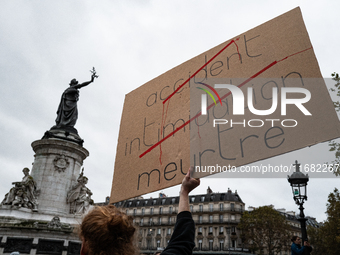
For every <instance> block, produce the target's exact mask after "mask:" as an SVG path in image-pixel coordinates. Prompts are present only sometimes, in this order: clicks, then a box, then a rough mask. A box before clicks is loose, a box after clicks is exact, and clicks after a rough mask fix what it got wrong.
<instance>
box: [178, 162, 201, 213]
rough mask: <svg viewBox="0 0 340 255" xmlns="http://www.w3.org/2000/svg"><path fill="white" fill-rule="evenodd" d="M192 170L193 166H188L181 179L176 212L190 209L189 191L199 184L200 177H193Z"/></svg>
mask: <svg viewBox="0 0 340 255" xmlns="http://www.w3.org/2000/svg"><path fill="white" fill-rule="evenodd" d="M193 171H194V168H193V167H190V169H189V171H188V172H187V174H186V176H185V177H184V179H183V181H182V186H181V191H180V195H179V205H178V213H180V212H183V211H190V207H189V193H190V192H191V191H192V190H193V189H194V188H196V187H197V186H198V185H200V179H198V178H197V179H195V178H192V177H191V175H192V173H193Z"/></svg>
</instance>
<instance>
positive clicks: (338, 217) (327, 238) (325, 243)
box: [308, 188, 340, 255]
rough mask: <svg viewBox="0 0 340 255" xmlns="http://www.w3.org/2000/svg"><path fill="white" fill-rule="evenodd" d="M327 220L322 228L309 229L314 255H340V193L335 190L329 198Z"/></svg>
mask: <svg viewBox="0 0 340 255" xmlns="http://www.w3.org/2000/svg"><path fill="white" fill-rule="evenodd" d="M326 213H327V220H326V221H325V222H324V223H323V225H322V226H321V227H320V228H309V229H308V233H309V237H310V238H309V239H310V242H311V244H312V246H313V247H314V250H313V255H323V254H327V255H339V254H340V193H339V190H338V189H336V188H335V189H334V192H333V193H330V194H329V196H328V203H327V212H326Z"/></svg>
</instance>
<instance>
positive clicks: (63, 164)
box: [0, 68, 98, 255]
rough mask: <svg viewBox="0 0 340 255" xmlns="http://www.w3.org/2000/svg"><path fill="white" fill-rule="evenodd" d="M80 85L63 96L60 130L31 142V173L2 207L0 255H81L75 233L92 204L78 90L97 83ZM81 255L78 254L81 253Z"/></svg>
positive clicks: (75, 83) (56, 127) (72, 86)
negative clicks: (16, 254) (14, 254)
mask: <svg viewBox="0 0 340 255" xmlns="http://www.w3.org/2000/svg"><path fill="white" fill-rule="evenodd" d="M91 73H92V75H91V80H90V81H87V82H84V83H81V84H79V83H78V81H77V80H76V79H72V80H71V82H70V84H69V85H70V86H69V87H68V88H67V89H66V90H65V91H64V93H63V94H62V96H61V100H60V104H59V107H58V110H57V118H56V120H55V122H56V125H54V126H52V128H51V129H50V130H49V131H46V132H45V134H44V136H43V137H42V139H40V140H37V141H34V142H33V143H32V148H33V151H34V152H35V155H34V163H33V166H32V171H31V174H29V169H28V168H24V169H23V173H24V177H23V179H22V181H18V182H13V183H12V184H13V185H14V186H13V187H12V188H11V189H10V190H9V192H8V193H7V194H5V195H4V199H3V200H2V202H1V204H0V254H6V253H11V252H14V251H19V252H20V253H21V254H35V253H39V254H61V255H66V254H76V253H78V252H79V248H80V240H79V238H78V234H77V231H76V228H77V226H78V225H79V223H80V222H81V217H82V215H83V214H84V213H85V212H86V211H87V210H88V208H89V207H90V205H91V204H93V200H92V199H91V195H92V192H91V190H90V189H89V188H87V187H86V185H87V182H88V178H87V177H85V176H84V168H83V169H82V171H81V172H80V169H81V167H82V165H83V161H84V160H85V159H86V157H88V156H89V152H88V151H87V150H86V149H85V148H84V147H83V143H84V141H83V139H82V138H81V137H80V136H79V134H78V131H77V129H76V128H75V127H74V126H75V124H76V122H77V119H78V109H77V102H78V100H79V89H80V88H82V87H85V86H87V85H89V84H90V83H92V82H94V79H95V78H98V75H97V74H96V71H95V69H94V68H93V69H92V70H91ZM78 254H79V253H78Z"/></svg>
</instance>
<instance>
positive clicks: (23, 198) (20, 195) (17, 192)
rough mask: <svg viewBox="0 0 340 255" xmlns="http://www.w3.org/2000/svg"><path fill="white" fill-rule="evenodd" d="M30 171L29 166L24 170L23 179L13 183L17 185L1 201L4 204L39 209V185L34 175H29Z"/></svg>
mask: <svg viewBox="0 0 340 255" xmlns="http://www.w3.org/2000/svg"><path fill="white" fill-rule="evenodd" d="M29 171H30V170H29V169H28V168H24V169H23V170H22V172H23V173H24V177H23V178H22V181H21V182H13V183H12V184H13V185H15V186H14V187H13V188H11V190H10V191H9V192H8V193H7V194H6V195H5V198H4V200H3V201H2V203H1V204H2V205H12V206H18V207H27V208H30V209H32V210H33V211H36V210H37V206H38V202H37V198H36V195H37V187H36V183H35V181H34V179H33V177H32V176H30V175H29Z"/></svg>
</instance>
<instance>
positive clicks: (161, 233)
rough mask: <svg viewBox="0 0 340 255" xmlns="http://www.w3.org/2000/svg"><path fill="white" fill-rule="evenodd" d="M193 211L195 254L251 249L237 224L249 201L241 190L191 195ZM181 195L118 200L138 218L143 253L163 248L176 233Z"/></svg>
mask: <svg viewBox="0 0 340 255" xmlns="http://www.w3.org/2000/svg"><path fill="white" fill-rule="evenodd" d="M189 199H190V210H191V212H192V215H193V219H194V221H195V224H196V230H195V232H196V234H195V243H196V247H195V250H194V251H195V253H202V252H207V251H209V253H211V254H219V253H223V254H226V253H227V252H226V251H229V252H230V254H243V252H244V251H245V252H247V251H248V250H247V249H245V247H244V246H243V243H242V240H241V233H240V230H239V229H238V228H237V225H238V223H239V221H240V218H241V216H242V213H243V212H244V208H245V204H244V203H243V201H242V199H241V198H240V196H239V195H238V194H237V192H236V191H235V192H232V191H231V190H229V189H228V191H227V192H225V193H212V191H211V189H210V188H208V190H207V194H202V195H193V196H189ZM178 203H179V197H178V196H177V197H165V196H162V195H160V197H159V198H149V199H142V198H135V199H132V200H125V201H122V202H118V203H115V204H114V205H115V206H117V207H120V208H122V209H123V211H125V212H126V213H127V214H128V215H131V216H133V217H134V222H135V224H136V225H137V226H138V231H139V235H138V241H139V247H140V249H141V253H144V254H152V253H154V252H155V251H156V250H163V249H164V248H165V247H166V246H167V244H168V242H169V240H170V238H171V234H172V233H173V230H174V226H175V222H176V216H177V213H178Z"/></svg>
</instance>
